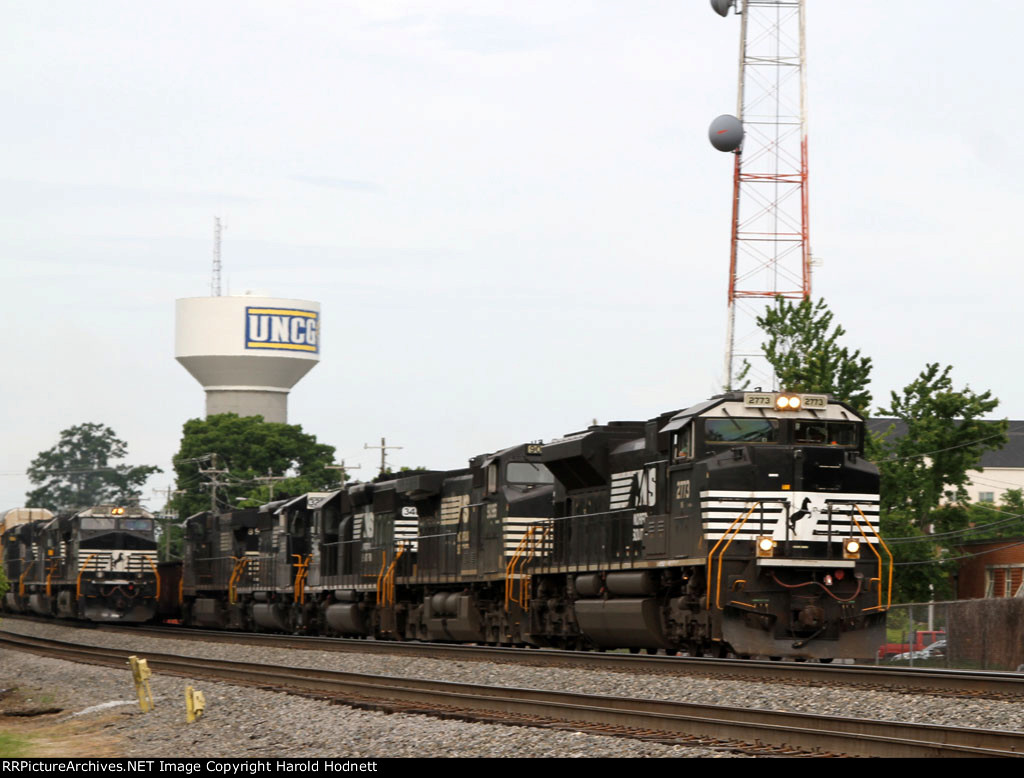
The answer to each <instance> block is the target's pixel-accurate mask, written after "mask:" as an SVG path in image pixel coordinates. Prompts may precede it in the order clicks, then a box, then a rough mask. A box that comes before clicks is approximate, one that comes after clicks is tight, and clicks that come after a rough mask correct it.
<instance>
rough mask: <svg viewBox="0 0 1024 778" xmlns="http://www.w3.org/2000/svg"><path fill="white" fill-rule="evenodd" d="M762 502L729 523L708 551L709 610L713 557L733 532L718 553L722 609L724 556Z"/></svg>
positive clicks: (718, 599) (717, 594) (717, 588)
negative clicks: (727, 527)
mask: <svg viewBox="0 0 1024 778" xmlns="http://www.w3.org/2000/svg"><path fill="white" fill-rule="evenodd" d="M760 504H761V503H760V502H756V503H754V504H753V505H751V506H750V510H748V511H747V512H746V513H744V514H743V515H741V516H737V517H736V518H735V519H733V522H732V524H730V525H729V529H727V530H726V531H725V533H724V534H723V535H722V537H720V538H719V539H718V542H717V543H715V547H714V548H712V549H711V551H709V552H708V575H707V581H708V583H707V587H708V594H707V600H706V604H707V608H708V609H709V610H710V609H711V575H712V571H713V568H714V562H713V559H714V556H715V552H716V551H718V547H719V546H721V545H722V542H723V541H724V540H725V539H726V538H727V537H729V534H730V533H732V537H730V538H729V542H728V543H726V544H725V547H724V548H722V552H721V553H720V554H719V555H718V578H717V579H716V585H715V607H716V608H718V609H719V610H721V609H722V605H721V599H722V557H723V556H725V552H726V551H727V550H728V549H729V546H731V545H732V542H733V540H735V539H736V536H737V535H738V534H739V532H740V530H741V529H743V526H744V525H745V524H746V523H747V519H749V518H750V516H751V514H753V512H754V511H755V510H756V509H757V506H758V505H760ZM737 522H739V526H738V527H737V526H736V524H737ZM734 528H735V529H734Z"/></svg>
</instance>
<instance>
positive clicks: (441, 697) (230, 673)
mask: <svg viewBox="0 0 1024 778" xmlns="http://www.w3.org/2000/svg"><path fill="white" fill-rule="evenodd" d="M0 647H4V648H12V649H16V650H23V651H31V652H34V653H41V654H44V655H47V656H51V657H57V658H60V659H64V660H70V661H77V662H86V663H93V664H103V665H108V666H110V665H113V666H123V665H124V663H125V662H126V661H127V658H128V656H129V655H130V654H131V653H132V652H130V651H126V650H123V649H106V648H95V647H90V646H81V645H77V644H72V643H64V642H61V641H55V640H47V639H42V638H33V637H27V636H22V635H13V634H10V633H3V634H0ZM145 658H146V659H147V660H148V663H149V665H150V667H151V668H152V669H153V670H154V671H156V672H165V673H171V674H175V675H183V676H187V677H189V678H207V679H212V680H220V681H228V682H234V683H242V684H245V685H256V686H260V687H264V688H266V687H270V688H274V689H277V690H281V691H288V692H292V693H296V692H300V693H301V692H305V693H309V692H316V693H321V694H329V695H332V696H340V697H343V698H344V697H345V695H356V697H358V698H371V699H376V700H395V701H401V702H404V703H415V704H420V705H426V706H432V705H440V706H442V709H451V708H454V709H458V710H472V711H484V712H493V711H497V712H499V713H502V714H506V715H508V714H511V715H514V716H520V717H524V716H525V717H529V718H531V719H532V718H533V717H537V716H540V717H544V718H547V719H552V720H555V721H562V722H583V723H586V724H588V725H599V726H605V727H608V726H611V727H617V728H627V729H628V730H638V731H643V732H647V733H649V732H651V731H658V732H663V733H673V734H675V735H676V736H687V737H692V736H699V737H710V738H716V739H724V740H733V741H737V740H738V741H742V742H745V743H761V744H769V745H774V746H785V747H796V748H801V749H806V750H808V751H811V752H817V753H821V752H829V753H836V754H849V755H858V756H885V757H982V756H996V757H1006V756H1024V733H1021V732H1009V731H1000V730H974V729H967V728H963V727H943V726H937V725H933V724H911V723H904V722H893V721H869V720H863V719H844V718H841V717H837V716H818V715H814V714H807V713H788V712H779V711H767V710H751V709H747V708H733V707H724V706H716V705H700V704H693V703H682V702H667V701H659V700H650V699H635V698H621V697H602V696H599V695H590V694H576V693H566V692H553V691H542V690H537V689H521V688H503V687H491V686H479V685H474V684H463V683H453V682H450V681H436V680H420V679H411V678H396V677H391V676H372V675H362V674H356V673H346V672H341V671H335V670H315V669H308V668H295V667H268V666H267V665H265V664H249V663H243V662H231V661H223V660H209V659H202V658H197V657H186V656H178V655H173V654H152V653H146V656H145ZM424 712H429V711H424ZM519 723H522V722H519ZM526 723H528V724H529V723H530V722H529V721H527V722H526Z"/></svg>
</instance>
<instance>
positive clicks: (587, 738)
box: [0, 619, 1024, 757]
mask: <svg viewBox="0 0 1024 778" xmlns="http://www.w3.org/2000/svg"><path fill="white" fill-rule="evenodd" d="M0 629H4V630H7V631H10V632H16V633H19V634H26V635H34V636H37V637H46V638H53V639H57V640H67V641H74V642H77V643H80V644H83V645H93V646H105V647H111V648H120V649H130V650H132V651H133V652H136V653H138V654H139V655H140V656H145V653H146V652H147V651H149V652H153V653H170V654H184V655H192V656H199V657H206V658H214V659H227V660H236V661H244V662H262V663H265V664H277V665H289V666H294V667H311V668H317V669H329V670H342V671H346V672H354V673H369V674H375V675H395V676H402V677H409V678H435V679H443V680H448V681H456V682H465V683H476V684H489V685H493V686H517V687H529V688H537V689H551V690H559V691H573V692H581V693H589V694H601V695H614V696H618V697H641V698H651V699H660V700H678V701H683V702H696V703H703V704H711V705H729V706H743V707H747V708H765V709H772V710H785V711H796V712H804V713H814V714H819V715H835V716H844V717H851V716H852V717H857V718H864V719H876V720H888V721H907V722H917V723H931V724H943V725H950V726H963V727H972V728H979V729H1005V730H1012V731H1024V706H1021V705H1020V704H1019V703H1016V702H1002V701H992V700H970V699H950V698H943V697H935V696H920V695H910V694H904V693H888V692H879V691H866V690H858V689H850V688H843V687H825V686H822V687H809V686H797V685H789V684H782V683H771V684H766V683H757V682H752V681H731V680H722V679H706V678H689V677H671V676H664V675H632V674H628V673H611V672H602V671H597V670H586V669H573V668H551V667H525V666H519V665H511V664H494V663H489V662H468V661H454V660H438V659H424V658H410V657H399V656H388V655H383V654H382V655H375V654H364V653H346V652H337V651H300V650H294V649H281V648H262V647H254V646H241V645H235V644H228V643H204V642H199V641H187V640H177V639H162V638H144V637H134V636H126V635H122V634H117V633H108V632H96V631H94V630H88V629H73V628H69V627H64V626H58V625H51V624H42V623H37V622H25V621H15V620H10V619H7V620H4V621H3V622H2V624H0ZM43 662H49V663H52V664H53V665H63V666H66V667H68V668H69V669H67V670H59V669H54V670H52V671H46V672H42V669H41V668H42V667H43V665H42V664H33V663H43ZM0 668H2V669H0V686H11V685H19V684H26V683H36V684H40V683H42V684H52V685H64V684H65V683H67V680H66V677H65V680H64V682H63V683H62V682H61V681H60V680H59V679H60V677H61V673H70V674H71V676H72V677H76V678H77V677H81V678H83V679H85V678H90V679H92V678H93V677H95V679H96V680H95V681H92V680H90V683H93V682H95V683H96V684H97V686H96V687H95V689H94V690H93V691H91V692H90V693H89V694H87V695H86V696H85V697H84V700H85V701H88V704H95V703H96V702H103V701H107V700H110V699H118V698H119V699H132V698H133V688H132V685H131V681H130V678H129V677H128V676H127V671H125V673H123V674H119V673H117V672H116V671H110V670H104V669H102V668H93V667H88V666H84V665H71V664H69V663H64V662H57V661H55V660H42V659H38V658H35V657H28V656H27V655H25V654H18V653H15V652H3V653H2V655H0ZM93 674H95V676H94V675H93ZM51 676H57V678H56V679H53V678H51ZM101 679H102V680H101ZM184 685H185V682H184V681H183V680H182V679H164V678H155V679H154V689H153V692H154V695H156V696H160V697H163V698H166V699H167V700H168V702H167V703H165V704H160V703H159V701H158V709H157V711H156V712H155V713H154V714H150V717H149V718H151V719H152V721H151V722H150V723H145V724H144V725H142V724H140V719H139V716H135V715H132V716H130V717H129V716H125V717H124V718H126V719H127V718H130V719H131V722H132V723H131V724H130V725H127V726H126V727H125V730H126V731H128V730H131V728H132V727H137V726H143V727H144V729H145V730H147V731H148V730H149V729H151V728H152V727H154V726H157V727H159V728H160V729H161V731H165V730H166V731H167V732H168V734H167V735H166V737H167V738H170V740H168V741H167V746H168V749H169V750H168V755H178V754H177V753H175V749H180V748H183V747H184V748H188V749H192V750H194V749H197V748H199V749H201V750H202V755H208V756H219V755H225V756H231V755H237V756H248V755H252V756H259V755H307V756H308V755H311V753H315V754H319V755H325V754H327V753H331V754H335V755H338V754H340V755H344V756H352V757H359V756H364V757H365V756H375V757H384V756H492V757H493V756H512V755H515V756H590V757H595V756H656V755H657V756H711V755H715V756H720V755H722V752H721V751H715V750H709V749H695V748H689V747H681V746H680V747H677V746H662V745H657V744H647V743H639V742H637V741H631V740H627V739H624V738H614V737H603V736H596V735H588V734H577V733H570V732H560V731H551V730H543V729H532V728H522V727H506V726H496V725H482V724H468V723H459V722H453V721H442V720H435V719H430V718H426V717H423V716H407V715H403V714H395V715H387V714H381V713H374V712H366V711H358V710H352V709H348V708H344V707H343V706H337V705H329V704H327V703H322V702H318V701H314V700H307V699H303V698H298V697H293V696H288V695H282V694H278V693H274V692H265V691H259V690H255V689H245V688H241V687H232V686H227V685H224V684H213V683H209V682H206V681H203V682H197V686H198V688H201V689H202V690H203V691H204V693H206V696H207V699H208V700H210V701H211V704H210V712H209V717H208V718H207V720H206V721H205V722H203V725H202V729H201V730H200V729H196V730H195V732H203V733H206V732H210V731H212V730H217V731H218V732H219V731H221V730H223V731H224V732H230V733H232V734H231V735H230V737H227V740H226V742H229V743H235V744H237V745H236V747H237V748H238V749H241V750H240V752H239V753H237V754H234V753H231V752H228V753H223V752H218V753H214V752H211V751H207V750H205V749H206V748H207V747H209V746H212V747H214V748H216V747H218V746H217V745H216V744H215V743H213V742H212V741H211V742H210V743H206V742H205V741H204V740H203V738H202V737H199V736H198V735H197V736H196V737H197V738H198V739H197V741H196V742H195V743H192V742H191V741H187V738H188V735H183V734H181V733H178V734H175V735H172V734H169V733H170V732H174V731H177V730H180V729H182V727H175V726H172V723H173V722H175V721H176V719H177V718H179V717H183V715H184V714H183V711H184V703H183V702H180V700H182V699H183V689H184ZM101 689H105V691H101ZM116 690H123V691H116ZM118 695H119V696H118ZM172 699H173V700H178V701H179V702H174V703H173V704H171V703H170V701H171V700H172ZM246 700H251V702H246ZM292 706H310V707H308V708H305V707H302V708H293V707H292ZM83 707H84V704H83ZM179 708H180V711H179ZM218 709H220V710H219V712H218ZM128 710H133V713H134V711H136V710H137V707H136V708H135V709H125V712H126V713H127V711H128ZM285 710H287V711H288V713H287V714H285V713H284V712H283V711H285ZM226 711H230V712H231V713H230V716H228V718H227V719H220V718H219V716H221V715H225V714H226ZM179 713H180V714H181V715H180V716H179ZM161 722H163V723H161ZM218 722H219V723H218ZM406 722H411V723H408V724H407V723H406ZM406 727H408V729H405V728H406ZM356 732H359V733H363V734H359V735H354V734H353V733H356ZM498 732H500V733H501V734H496V733H498ZM416 733H418V734H416ZM455 733H460V734H459V735H458V736H456V734H455ZM250 735H253V736H255V737H254V738H253V739H251V740H250V739H249V738H250ZM350 735H351V737H350ZM133 737H134V736H132V737H128V738H127V739H126V746H125V747H126V748H128V749H131V748H135V749H137V750H134V751H130V752H129V754H128V755H132V754H139V755H142V754H153V753H155V752H153V751H148V750H146V743H147V742H148V743H151V744H153V745H155V746H156V747H158V748H164V745H163V743H164V741H162V740H161V739H160V738H159V737H157V738H155V739H151V740H148V741H147V740H141V741H140V740H137V739H132V738H133ZM182 737H185V738H186V741H187V742H186V741H183V740H181V738H182ZM212 737H220V736H219V735H214V736H212ZM262 739H265V740H266V742H261V740H262ZM221 742H222V743H223V742H225V741H221ZM323 743H330V744H332V745H336V746H337V748H336V749H335V748H333V747H332V748H331V750H330V751H329V752H325V751H322V750H321V751H316V752H310V750H309V749H311V748H316V747H317V745H318V744H323ZM461 744H465V745H464V746H463V745H461ZM584 744H585V745H584ZM282 749H285V750H284V751H282ZM196 753H199V752H196Z"/></svg>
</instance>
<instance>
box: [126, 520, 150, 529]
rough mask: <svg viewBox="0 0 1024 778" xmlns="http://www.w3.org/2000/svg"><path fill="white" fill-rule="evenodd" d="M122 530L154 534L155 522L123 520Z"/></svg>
mask: <svg viewBox="0 0 1024 778" xmlns="http://www.w3.org/2000/svg"><path fill="white" fill-rule="evenodd" d="M121 529H126V530H132V531H134V532H152V531H153V522H152V521H151V520H150V519H121Z"/></svg>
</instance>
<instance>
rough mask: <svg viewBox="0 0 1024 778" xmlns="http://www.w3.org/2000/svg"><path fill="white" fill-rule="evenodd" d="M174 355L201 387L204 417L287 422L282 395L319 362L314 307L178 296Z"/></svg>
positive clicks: (298, 303) (285, 396)
mask: <svg viewBox="0 0 1024 778" xmlns="http://www.w3.org/2000/svg"><path fill="white" fill-rule="evenodd" d="M218 291H219V290H218ZM174 356H175V359H177V360H178V361H179V362H180V363H181V364H182V366H183V367H184V368H185V369H186V370H188V372H190V373H191V374H192V376H193V377H194V378H195V379H196V380H197V381H199V383H200V384H202V385H203V389H205V390H206V415H207V416H210V415H212V414H217V413H237V414H238V415H239V416H257V415H258V416H262V417H263V419H264V421H274V422H282V423H284V422H287V421H288V392H290V391H291V389H292V387H293V386H295V384H296V383H298V381H299V379H300V378H302V376H304V375H305V374H306V373H308V372H309V371H310V370H311V369H312V368H313V366H314V365H316V363H317V362H319V361H320V303H315V302H311V301H310V300H291V299H285V298H279V297H262V296H255V295H251V294H245V295H234V296H227V297H220V296H217V297H186V298H183V299H180V300H178V301H177V304H176V311H175V344H174Z"/></svg>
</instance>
